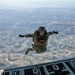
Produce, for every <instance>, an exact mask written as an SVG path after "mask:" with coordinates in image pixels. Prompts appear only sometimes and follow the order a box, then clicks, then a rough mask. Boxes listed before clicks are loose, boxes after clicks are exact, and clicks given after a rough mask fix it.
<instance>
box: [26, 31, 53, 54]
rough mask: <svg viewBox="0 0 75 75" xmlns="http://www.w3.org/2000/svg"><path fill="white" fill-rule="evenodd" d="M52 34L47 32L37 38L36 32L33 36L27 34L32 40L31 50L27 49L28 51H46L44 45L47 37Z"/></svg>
mask: <svg viewBox="0 0 75 75" xmlns="http://www.w3.org/2000/svg"><path fill="white" fill-rule="evenodd" d="M52 34H54V32H47V33H46V34H45V35H44V36H42V37H41V39H40V38H39V36H38V34H37V31H35V32H34V34H29V36H28V37H32V38H33V42H34V44H32V48H28V49H27V50H28V51H35V52H36V53H41V52H44V51H46V50H47V48H46V45H47V41H48V38H49V35H52Z"/></svg>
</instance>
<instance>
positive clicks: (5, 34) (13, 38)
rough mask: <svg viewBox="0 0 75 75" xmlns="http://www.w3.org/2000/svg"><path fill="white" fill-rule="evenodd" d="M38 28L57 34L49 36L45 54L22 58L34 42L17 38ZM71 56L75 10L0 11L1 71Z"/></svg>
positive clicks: (74, 47) (74, 43) (74, 53)
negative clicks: (42, 27) (56, 32)
mask: <svg viewBox="0 0 75 75" xmlns="http://www.w3.org/2000/svg"><path fill="white" fill-rule="evenodd" d="M40 26H44V27H45V28H46V30H47V31H58V32H59V34H58V35H56V34H55V35H51V36H50V37H49V40H48V45H47V51H46V52H43V53H39V54H37V53H36V52H34V51H33V52H29V54H28V55H25V51H26V49H27V48H29V47H31V44H32V43H33V41H32V38H20V37H19V34H32V33H34V31H35V30H37V29H38V27H40ZM74 57H75V9H74V8H34V9H20V10H19V9H17V10H14V9H8V10H6V9H4V10H3V9H0V69H3V68H4V69H5V68H10V67H11V68H13V67H19V66H29V65H34V64H40V63H46V62H53V61H58V60H62V59H68V58H74Z"/></svg>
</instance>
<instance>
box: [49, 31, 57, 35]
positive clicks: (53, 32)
mask: <svg viewBox="0 0 75 75" xmlns="http://www.w3.org/2000/svg"><path fill="white" fill-rule="evenodd" d="M48 34H49V35H53V34H58V32H57V31H52V32H48Z"/></svg>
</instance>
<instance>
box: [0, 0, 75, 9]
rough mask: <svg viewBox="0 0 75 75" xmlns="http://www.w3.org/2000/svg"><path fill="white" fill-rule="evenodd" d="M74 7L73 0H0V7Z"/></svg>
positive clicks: (74, 0)
mask: <svg viewBox="0 0 75 75" xmlns="http://www.w3.org/2000/svg"><path fill="white" fill-rule="evenodd" d="M16 7H17V8H19V7H24V8H36V7H75V0H0V8H16Z"/></svg>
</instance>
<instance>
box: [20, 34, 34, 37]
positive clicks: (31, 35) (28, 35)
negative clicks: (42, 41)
mask: <svg viewBox="0 0 75 75" xmlns="http://www.w3.org/2000/svg"><path fill="white" fill-rule="evenodd" d="M19 37H26V38H28V37H33V34H26V35H19Z"/></svg>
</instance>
